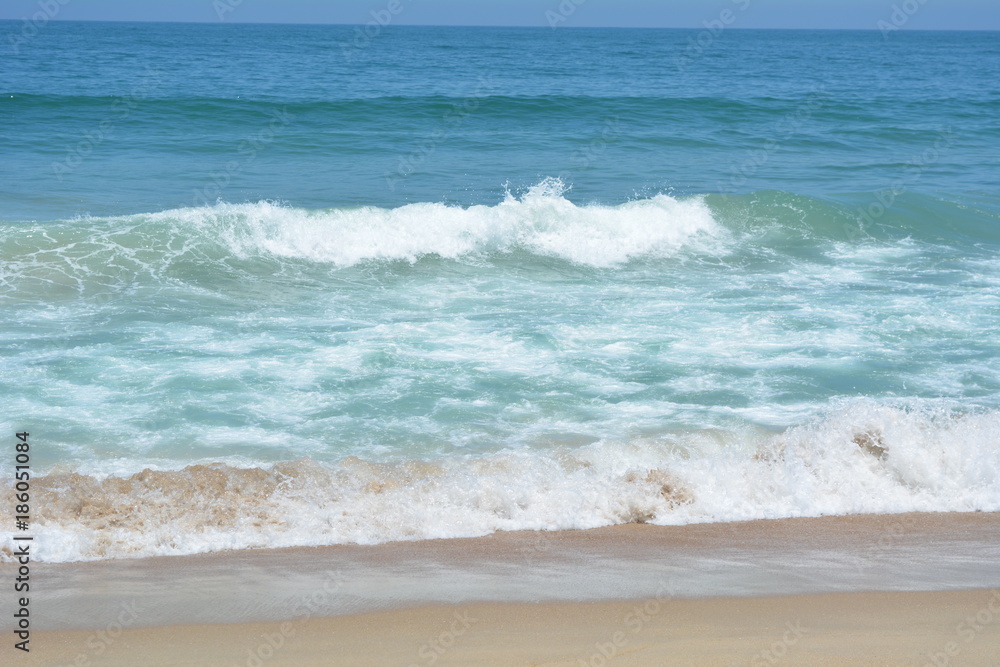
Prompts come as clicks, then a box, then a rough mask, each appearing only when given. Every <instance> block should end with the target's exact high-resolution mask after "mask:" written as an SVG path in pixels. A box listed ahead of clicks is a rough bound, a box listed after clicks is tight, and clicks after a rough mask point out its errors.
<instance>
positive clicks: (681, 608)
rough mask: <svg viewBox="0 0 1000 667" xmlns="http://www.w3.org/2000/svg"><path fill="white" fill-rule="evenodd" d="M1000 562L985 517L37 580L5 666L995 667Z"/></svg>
mask: <svg viewBox="0 0 1000 667" xmlns="http://www.w3.org/2000/svg"><path fill="white" fill-rule="evenodd" d="M998 550H1000V518H998V515H996V514H986V513H973V514H905V515H873V516H853V517H824V518H818V519H784V520H778V521H754V522H746V523H737V524H702V525H690V526H676V527H656V526H648V525H628V526H617V527H611V528H604V529H597V530H591V531H568V532H561V533H530V532H521V533H499V534H495V535H491V536H487V537H483V538H474V539H467V540H428V541H421V542H411V543H392V544H385V545H378V546H371V547H366V546H357V545H347V546H333V547H324V548H315V549H287V550H261V551H240V552H225V553H215V554H204V555H199V556H187V557H177V558H152V559H138V560H123V561H111V562H108V561H105V562H95V563H76V564H52V565H46V564H36V565H35V568H34V569H33V576H34V577H35V579H34V580H35V581H36V582H37V586H38V589H37V590H38V594H37V595H36V597H35V598H34V599H33V602H32V605H33V606H32V608H33V614H34V615H33V618H34V623H35V625H34V626H33V632H32V636H31V647H32V651H31V653H30V655H29V656H24V654H23V653H20V652H18V654H13V652H12V649H11V644H12V642H7V643H6V645H5V646H4V656H5V657H4V664H31V665H138V664H141V665H248V666H251V667H252V666H254V665H263V664H268V665H406V666H409V665H472V664H475V665H574V666H575V665H594V666H598V665H604V664H609V665H674V664H676V665H689V664H699V665H702V664H703V665H736V664H739V665H772V664H809V665H814V664H865V665H871V664H878V665H914V664H918V665H919V664H931V665H933V664H938V665H942V664H952V665H997V664H1000V568H998V567H997V566H996V563H997V562H1000V560H998V553H997V552H998ZM12 654H13V657H14V659H15V662H8V659H9V658H10V656H11V655H12Z"/></svg>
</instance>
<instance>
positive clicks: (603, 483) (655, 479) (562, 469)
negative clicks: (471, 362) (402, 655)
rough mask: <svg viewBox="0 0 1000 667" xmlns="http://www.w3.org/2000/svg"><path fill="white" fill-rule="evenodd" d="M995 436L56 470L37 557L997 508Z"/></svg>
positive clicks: (921, 414)
mask: <svg viewBox="0 0 1000 667" xmlns="http://www.w3.org/2000/svg"><path fill="white" fill-rule="evenodd" d="M997 433H1000V413H998V412H995V411H994V412H981V413H969V414H962V413H956V412H951V413H948V412H941V411H921V410H907V409H901V408H897V407H892V406H889V405H885V404H879V403H877V402H864V401H859V402H855V403H853V404H849V405H843V406H841V407H840V408H837V409H834V410H832V411H831V412H830V413H829V414H828V415H827V416H826V417H825V418H823V419H821V420H819V421H817V422H815V423H811V424H807V425H803V426H801V427H796V428H792V429H789V430H788V431H786V432H784V433H782V434H779V435H767V434H764V433H753V432H744V433H735V432H732V433H726V432H719V431H704V432H687V433H682V432H677V433H664V434H661V435H660V436H656V437H649V438H646V439H643V440H636V441H624V442H610V441H609V442H600V443H595V444H592V445H588V446H585V447H581V448H574V449H569V448H561V447H555V448H552V449H548V450H542V451H539V450H527V449H505V450H501V451H498V452H495V453H492V454H485V455H468V456H461V457H451V458H447V459H440V460H404V461H397V462H392V463H378V462H371V461H366V460H362V459H360V458H357V457H347V458H344V459H341V460H340V461H337V462H335V463H328V464H324V463H318V462H316V461H314V460H311V459H308V458H305V459H299V460H295V461H286V462H281V463H275V464H271V465H265V466H260V467H257V466H253V467H237V466H233V465H227V464H222V463H211V462H207V461H206V462H199V463H198V464H196V465H190V466H187V467H184V468H183V469H178V470H150V469H147V470H144V471H142V472H137V473H135V474H132V475H125V476H107V477H105V476H93V475H86V474H79V473H74V472H59V471H53V472H50V473H49V474H47V475H45V476H43V477H39V478H36V479H35V480H34V481H33V493H34V498H35V500H34V505H33V506H34V507H36V508H37V510H36V512H37V514H36V518H35V520H34V521H35V524H34V530H35V534H36V535H37V540H38V555H39V558H40V559H41V560H45V561H76V560H94V559H105V558H129V557H143V556H154V555H173V554H189V553H198V552H207V551H218V550H228V549H247V548H275V547H290V546H302V545H327V544H343V543H360V544H374V543H380V542H386V541H395V540H413V539H426V538H456V537H469V536H478V535H484V534H488V533H490V532H493V531H498V530H565V529H583V528H593V527H598V526H607V525H613V524H621V523H635V522H643V523H653V524H658V525H668V524H682V523H690V522H716V521H739V520H749V519H764V518H779V517H798V516H818V515H830V514H856V513H869V512H885V513H896V512H907V511H930V512H936V511H998V510H1000V447H997V435H996V434H997ZM5 543H7V542H6V541H5ZM2 555H3V557H4V559H6V560H9V559H10V557H11V555H10V552H9V550H7V551H4V552H2Z"/></svg>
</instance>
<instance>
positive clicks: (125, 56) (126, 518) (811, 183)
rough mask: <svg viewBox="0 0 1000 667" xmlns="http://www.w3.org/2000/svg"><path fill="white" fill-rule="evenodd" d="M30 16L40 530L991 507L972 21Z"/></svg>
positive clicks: (996, 233)
mask: <svg viewBox="0 0 1000 667" xmlns="http://www.w3.org/2000/svg"><path fill="white" fill-rule="evenodd" d="M20 30H21V23H20V22H0V35H8V34H20V32H19V31H20ZM36 33H37V34H35V35H33V36H31V37H30V39H27V40H22V41H15V40H11V41H10V43H9V45H8V40H7V39H6V38H5V37H4V38H2V39H0V45H2V47H3V48H5V49H7V52H6V53H5V54H4V56H3V59H2V62H0V260H2V263H0V307H2V309H3V310H2V312H3V314H4V317H3V321H2V323H0V341H2V344H0V403H2V405H3V409H2V411H0V434H3V437H4V438H6V440H7V441H8V442H9V444H10V447H8V448H7V449H8V452H13V443H14V442H15V441H16V438H15V433H17V432H22V431H27V432H30V441H31V466H32V474H33V478H32V480H31V489H32V491H31V492H32V504H31V530H32V531H33V534H34V535H35V539H36V543H35V551H34V552H33V555H36V556H37V557H38V558H39V559H40V560H43V561H49V562H59V561H79V560H99V559H111V558H132V557H146V556H154V555H175V554H176V555H179V554H191V553H198V552H207V551H220V550H233V549H250V548H274V547H287V546H301V545H328V544H343V543H359V544H375V543H382V542H389V541H397V540H414V539H427V538H456V537H466V536H478V535H485V534H488V533H491V532H494V531H501V530H569V529H582V528H591V527H597V526H606V525H613V524H621V523H629V522H646V523H652V524H660V525H666V524H682V523H692V522H723V521H737V520H748V519H762V518H778V517H799V516H820V515H846V514H861V513H898V512H909V511H931V512H937V511H998V510H1000V192H998V186H1000V163H998V155H1000V153H998V147H1000V34H998V33H995V32H912V31H906V32H893V33H890V34H888V35H883V34H882V33H880V32H879V31H877V30H875V31H778V30H776V31H767V30H735V29H725V30H721V31H714V32H713V31H697V30H652V29H650V30H638V29H636V30H632V29H628V30H626V29H593V30H591V29H573V28H568V27H561V26H559V27H556V28H555V29H549V28H540V29H517V28H434V27H401V26H391V25H390V26H386V27H379V28H378V29H377V30H373V29H369V30H368V31H367V32H359V29H357V28H354V27H351V26H298V25H249V24H248V25H239V24H219V25H204V24H154V23H145V24H143V23H82V22H80V23H76V22H50V23H48V24H46V25H45V26H43V27H41V28H40V29H38V30H37V31H36ZM8 46H9V48H8ZM9 458H10V465H7V464H5V466H6V469H7V470H8V471H9V470H12V465H13V453H10V454H9ZM4 484H5V485H6V486H7V487H8V490H10V491H11V492H12V490H13V486H14V482H13V475H12V474H8V475H7V476H6V480H5V481H4ZM12 528H13V527H12V526H8V525H4V526H3V531H4V532H3V534H4V536H5V539H4V545H5V546H4V547H3V549H5V550H6V551H4V552H3V554H2V557H3V558H5V559H7V560H9V559H11V552H10V548H9V547H8V546H6V545H8V544H11V542H10V540H9V539H7V538H9V536H10V534H11V533H12V532H14V531H13V530H12Z"/></svg>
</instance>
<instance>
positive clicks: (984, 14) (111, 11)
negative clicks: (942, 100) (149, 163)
mask: <svg viewBox="0 0 1000 667" xmlns="http://www.w3.org/2000/svg"><path fill="white" fill-rule="evenodd" d="M392 2H398V3H399V5H398V6H399V7H401V10H400V11H399V12H398V13H397V14H396V15H395V16H394V17H393V23H395V24H398V25H519V26H547V25H548V21H547V18H546V12H548V11H552V12H556V13H559V12H560V2H563V6H564V9H563V11H562V14H563V15H565V17H566V21H565V22H560V25H562V26H579V27H591V26H639V27H676V28H698V27H702V24H703V22H704V21H711V20H713V19H716V18H718V17H719V15H720V12H722V11H723V10H724V9H726V8H731V9H732V10H733V12H734V13H733V16H734V17H735V18H733V19H732V23H731V27H738V28H862V29H865V28H867V29H877V28H878V22H879V21H880V20H884V21H891V20H892V17H893V13H894V6H896V7H899V8H900V9H899V12H902V11H903V10H904V9H910V10H911V11H910V14H909V15H906V14H903V13H897V14H896V17H897V23H898V24H899V25H900V26H901V27H902V28H903V29H923V30H928V29H951V30H963V29H979V30H1000V0H2V2H0V19H22V18H24V17H30V16H31V15H33V14H35V13H36V12H38V11H41V10H42V9H43V8H44V7H49V8H51V7H56V6H58V7H59V10H58V13H57V15H56V17H55V18H57V19H60V20H110V21H204V22H218V21H219V13H218V12H217V7H218V6H219V5H218V4H217V3H226V4H228V5H231V6H233V9H232V11H227V12H224V13H223V16H224V20H225V21H226V22H228V23H238V22H267V23H347V24H360V23H367V22H368V21H371V20H372V14H371V13H372V12H373V11H374V12H379V11H380V10H385V9H386V8H387V7H388V6H389V5H390V3H392ZM63 3H64V4H63ZM576 3H579V6H576V7H575V10H574V11H567V10H566V9H565V8H569V7H574V6H575V4H576ZM904 6H905V7H904ZM914 9H915V11H913V10H914ZM50 11H51V9H50ZM383 16H385V14H383ZM550 16H551V15H550ZM900 17H905V19H906V20H905V21H902V22H900Z"/></svg>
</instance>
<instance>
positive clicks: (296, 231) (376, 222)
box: [0, 179, 1000, 297]
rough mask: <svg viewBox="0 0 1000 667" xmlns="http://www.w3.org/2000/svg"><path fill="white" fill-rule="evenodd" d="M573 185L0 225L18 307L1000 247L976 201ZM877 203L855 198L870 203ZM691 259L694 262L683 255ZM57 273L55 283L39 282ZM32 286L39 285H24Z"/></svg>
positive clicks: (2, 272) (4, 286)
mask: <svg viewBox="0 0 1000 667" xmlns="http://www.w3.org/2000/svg"><path fill="white" fill-rule="evenodd" d="M566 189H567V186H566V185H565V184H564V183H563V182H562V181H561V180H559V179H546V180H544V181H542V182H541V183H539V184H538V185H536V186H534V187H531V188H529V189H528V190H527V191H526V192H525V193H524V194H523V195H521V196H514V195H512V194H508V196H507V198H506V200H505V201H503V202H501V203H500V204H497V205H494V206H486V205H480V206H471V207H460V206H452V205H447V204H440V203H419V204H410V205H406V206H401V207H399V208H393V209H384V208H375V207H358V208H341V209H326V210H306V209H296V208H292V207H288V206H284V205H281V204H280V203H272V202H259V203H249V204H226V203H219V204H217V205H213V206H207V207H197V208H185V209H176V210H172V211H163V212H160V213H149V214H137V215H132V216H126V217H117V218H79V219H74V220H70V221H62V222H45V223H32V222H11V223H3V222H0V232H2V236H0V251H3V253H4V256H5V258H6V261H5V262H4V265H3V267H2V268H0V290H3V291H2V292H0V293H3V294H6V295H7V296H15V297H16V296H17V295H18V293H19V292H21V291H23V290H25V288H26V286H27V285H28V284H30V283H31V281H32V279H33V278H36V279H39V280H42V281H43V282H49V281H51V283H53V284H51V286H52V287H56V288H58V287H59V286H60V285H65V286H76V287H78V288H81V289H82V287H83V286H84V284H85V283H86V279H87V278H88V276H89V275H91V274H94V275H98V274H100V273H102V272H106V271H108V270H109V268H111V267H113V266H115V262H114V261H110V260H112V259H114V260H115V261H120V262H122V263H123V268H124V267H125V266H127V267H128V268H130V269H132V270H134V271H135V275H137V276H141V275H143V274H147V275H152V274H155V273H157V272H158V271H159V270H161V269H164V268H167V267H169V266H171V265H174V264H184V263H192V262H195V263H201V264H204V265H205V266H206V267H207V266H209V265H212V264H213V263H214V264H217V265H219V266H223V265H224V264H225V263H226V257H225V256H229V257H230V258H232V259H237V260H245V259H248V258H256V259H266V260H270V261H294V260H299V261H307V262H313V263H320V264H329V265H332V266H333V267H340V268H346V267H352V266H355V265H358V264H361V263H371V262H375V263H381V262H399V261H402V262H415V261H417V260H419V259H421V258H429V257H437V258H441V259H449V260H473V259H476V258H480V259H484V258H488V257H491V256H492V257H496V256H502V255H505V254H510V253H515V252H527V253H529V254H531V255H535V256H539V257H545V256H548V257H554V258H560V259H563V260H566V261H569V262H572V263H575V264H579V265H583V266H589V267H595V268H611V267H616V266H621V265H623V264H626V263H628V262H632V261H636V260H658V259H664V258H670V257H675V256H677V255H678V254H680V253H682V252H697V251H706V250H709V249H712V250H721V249H722V248H723V246H721V245H719V244H720V243H723V242H725V245H727V246H734V245H735V246H739V245H741V244H743V245H746V246H750V245H760V244H769V245H770V244H773V246H772V247H773V248H775V249H778V250H782V251H788V252H794V250H795V247H796V246H798V245H801V244H802V243H803V242H810V243H813V244H815V245H814V248H815V249H817V250H820V251H827V250H830V249H831V248H832V247H833V246H832V244H834V243H838V242H853V241H858V242H865V241H866V240H867V241H872V242H899V241H901V240H903V239H906V238H907V237H912V238H915V239H918V240H924V241H934V242H942V243H945V244H950V243H959V244H963V245H965V246H967V247H968V249H970V250H973V251H976V250H977V246H979V247H980V248H981V242H986V243H989V244H994V243H998V242H1000V231H998V227H997V224H996V223H997V215H996V214H995V213H993V212H991V211H989V210H985V209H979V208H977V207H976V206H975V204H974V203H972V204H967V203H963V202H957V201H956V202H954V203H953V202H950V201H948V200H942V199H936V198H932V197H928V196H925V195H917V194H910V193H908V192H907V193H905V196H903V193H900V194H899V195H893V198H892V200H891V201H889V202H888V206H886V205H882V204H879V206H880V208H879V211H878V213H879V217H878V219H875V218H872V217H871V216H863V215H862V214H863V213H864V209H863V208H862V207H860V206H854V205H853V204H841V203H837V202H831V201H826V200H821V199H815V198H809V197H803V196H798V195H794V194H790V193H782V192H773V191H763V192H758V193H753V194H748V195H703V196H694V197H682V198H675V197H671V196H667V195H662V194H661V195H656V196H653V197H650V198H644V199H643V198H639V199H635V200H633V201H630V202H627V203H624V204H618V205H600V204H586V205H579V204H575V203H573V202H570V201H569V200H568V199H566V198H565V197H564V194H565V192H566ZM869 197H870V194H869V195H865V194H861V195H858V196H857V197H856V200H857V201H858V202H866V203H867V199H868V198H869ZM685 249H687V250H685ZM46 272H51V275H50V276H49V278H48V280H46V279H44V278H42V277H41V276H42V275H43V274H45V273H46ZM23 281H27V282H23Z"/></svg>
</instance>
